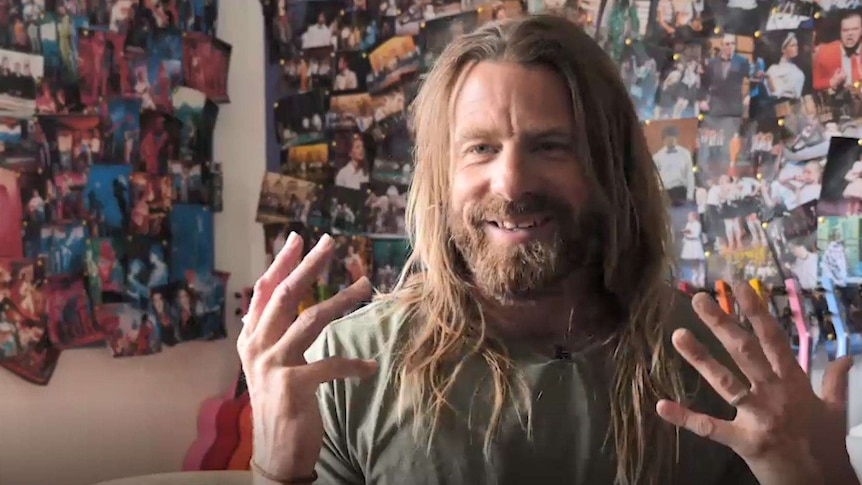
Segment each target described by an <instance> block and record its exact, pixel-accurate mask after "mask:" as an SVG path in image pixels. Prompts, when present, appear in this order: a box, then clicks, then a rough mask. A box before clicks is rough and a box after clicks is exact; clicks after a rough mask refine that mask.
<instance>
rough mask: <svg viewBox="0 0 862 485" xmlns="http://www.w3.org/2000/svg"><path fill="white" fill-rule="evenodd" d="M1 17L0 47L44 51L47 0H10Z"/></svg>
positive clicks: (25, 50)
mask: <svg viewBox="0 0 862 485" xmlns="http://www.w3.org/2000/svg"><path fill="white" fill-rule="evenodd" d="M4 3H5V4H6V5H4V6H3V9H4V10H5V12H3V16H2V17H0V19H2V21H0V49H11V50H15V51H18V52H26V53H30V54H41V53H42V32H41V28H40V27H41V25H42V17H43V16H44V15H45V0H8V1H6V2H4Z"/></svg>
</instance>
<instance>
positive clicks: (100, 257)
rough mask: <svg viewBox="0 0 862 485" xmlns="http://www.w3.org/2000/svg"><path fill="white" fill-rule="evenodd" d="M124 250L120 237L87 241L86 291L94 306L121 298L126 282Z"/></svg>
mask: <svg viewBox="0 0 862 485" xmlns="http://www.w3.org/2000/svg"><path fill="white" fill-rule="evenodd" d="M125 250H126V247H125V244H124V243H123V238H120V237H103V238H90V239H88V240H87V254H86V258H87V259H86V263H87V290H88V294H89V295H90V301H91V302H92V303H93V304H94V305H96V304H102V303H105V302H107V301H118V300H119V298H121V297H122V294H123V293H124V288H125V282H126V272H125V268H124V266H123V264H124V262H125V260H126V251H125Z"/></svg>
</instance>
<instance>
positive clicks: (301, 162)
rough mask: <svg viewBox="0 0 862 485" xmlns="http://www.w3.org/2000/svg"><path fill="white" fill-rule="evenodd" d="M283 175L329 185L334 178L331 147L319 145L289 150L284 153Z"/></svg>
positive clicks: (301, 146) (294, 147) (295, 147)
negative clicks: (330, 158) (330, 159)
mask: <svg viewBox="0 0 862 485" xmlns="http://www.w3.org/2000/svg"><path fill="white" fill-rule="evenodd" d="M281 173H283V174H284V175H290V176H291V177H296V178H300V179H302V180H308V181H309V182H314V183H315V184H321V185H323V184H329V183H330V182H331V181H332V177H333V171H332V166H331V165H330V164H329V145H327V144H326V143H317V144H314V145H300V146H293V147H290V148H288V149H287V151H286V152H282V164H281Z"/></svg>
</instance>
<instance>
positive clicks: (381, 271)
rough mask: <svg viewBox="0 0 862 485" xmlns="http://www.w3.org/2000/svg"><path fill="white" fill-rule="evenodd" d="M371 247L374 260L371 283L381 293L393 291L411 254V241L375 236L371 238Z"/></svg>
mask: <svg viewBox="0 0 862 485" xmlns="http://www.w3.org/2000/svg"><path fill="white" fill-rule="evenodd" d="M371 248H372V249H371V250H372V260H373V262H374V268H373V271H374V273H373V275H372V277H371V283H372V284H373V285H374V287H375V288H376V289H377V291H380V292H381V293H386V292H389V291H392V290H393V289H394V288H395V284H396V283H398V277H399V276H400V274H401V271H402V269H403V268H404V265H405V264H406V262H407V258H408V257H409V256H410V243H409V242H408V241H407V240H406V239H376V238H375V239H372V240H371Z"/></svg>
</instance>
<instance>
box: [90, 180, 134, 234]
mask: <svg viewBox="0 0 862 485" xmlns="http://www.w3.org/2000/svg"><path fill="white" fill-rule="evenodd" d="M130 177H131V167H129V166H127V165H94V166H93V168H91V169H90V173H89V176H88V177H87V186H86V188H85V189H84V190H85V193H86V195H85V196H84V208H85V209H86V211H87V215H88V218H87V221H88V222H87V224H88V228H89V230H90V235H91V236H93V237H113V236H122V235H123V234H124V233H125V231H126V228H128V227H129V220H130V215H131V214H130V211H129V192H128V187H129V179H130Z"/></svg>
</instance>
